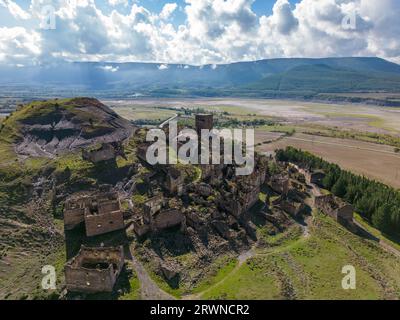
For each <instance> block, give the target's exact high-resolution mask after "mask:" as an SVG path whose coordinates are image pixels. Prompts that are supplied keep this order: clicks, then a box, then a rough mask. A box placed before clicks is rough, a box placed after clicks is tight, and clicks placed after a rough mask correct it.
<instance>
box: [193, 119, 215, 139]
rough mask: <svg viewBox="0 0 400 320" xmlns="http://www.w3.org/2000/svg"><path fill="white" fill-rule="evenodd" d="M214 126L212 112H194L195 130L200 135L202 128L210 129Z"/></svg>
mask: <svg viewBox="0 0 400 320" xmlns="http://www.w3.org/2000/svg"><path fill="white" fill-rule="evenodd" d="M213 127H214V118H213V115H212V114H196V131H197V134H198V135H199V136H200V135H201V130H202V129H207V130H212V129H213Z"/></svg>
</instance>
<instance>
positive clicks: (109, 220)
mask: <svg viewBox="0 0 400 320" xmlns="http://www.w3.org/2000/svg"><path fill="white" fill-rule="evenodd" d="M90 209H91V210H87V211H86V212H85V227H86V235H87V236H88V237H92V236H96V235H101V234H105V233H109V232H112V231H116V230H121V229H124V228H125V223H124V216H123V213H122V210H121V203H120V200H119V196H118V194H117V193H107V194H101V195H99V196H97V197H95V198H93V202H92V206H91V208H90Z"/></svg>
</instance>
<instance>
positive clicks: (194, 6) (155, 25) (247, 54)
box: [0, 0, 400, 66]
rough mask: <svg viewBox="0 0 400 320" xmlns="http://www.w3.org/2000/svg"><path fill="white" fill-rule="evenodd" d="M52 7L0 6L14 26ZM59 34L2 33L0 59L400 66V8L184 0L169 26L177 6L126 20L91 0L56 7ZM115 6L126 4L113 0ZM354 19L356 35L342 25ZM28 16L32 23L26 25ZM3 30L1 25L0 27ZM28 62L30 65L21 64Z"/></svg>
mask: <svg viewBox="0 0 400 320" xmlns="http://www.w3.org/2000/svg"><path fill="white" fill-rule="evenodd" d="M49 1H50V0H31V6H30V9H29V12H28V11H24V10H23V9H22V8H21V7H19V6H18V5H17V4H16V3H15V2H13V1H11V0H0V5H1V6H3V7H6V8H7V9H8V10H9V12H10V13H11V14H12V15H13V16H14V17H15V18H16V19H28V21H30V20H29V19H31V20H32V21H35V20H34V19H36V20H37V19H38V18H40V17H41V14H40V13H41V9H42V7H43V5H44V4H48V3H49ZM51 2H52V3H53V2H54V3H55V8H57V9H56V10H57V11H56V18H57V19H56V20H57V29H56V30H39V29H38V30H36V31H32V29H31V28H29V27H28V26H26V27H24V22H23V21H22V22H21V27H19V28H1V29H0V40H1V43H0V60H1V61H3V62H6V61H9V62H10V63H17V62H18V63H20V64H25V65H27V64H29V63H32V62H34V63H35V62H38V63H41V62H48V61H52V60H55V59H67V60H76V61H111V62H112V61H115V62H125V61H144V62H159V63H160V64H161V65H160V66H164V65H165V66H167V65H166V63H178V64H183V65H187V64H195V65H203V64H211V65H212V64H217V63H228V62H232V61H241V60H256V59H263V58H274V57H326V56H380V57H383V58H387V59H390V60H392V61H397V62H400V37H399V36H398V35H399V34H400V23H399V22H398V19H399V18H398V17H399V16H400V1H398V0H380V1H375V0H318V1H315V0H302V1H300V2H299V3H298V4H296V5H295V6H293V5H292V6H291V5H290V3H289V2H288V1H287V0H277V1H276V2H275V5H274V8H273V12H272V14H271V15H264V16H257V15H256V14H255V13H254V12H253V10H252V4H253V2H254V1H253V0H186V1H185V5H184V6H183V8H182V12H183V13H184V14H185V15H186V21H185V22H184V23H183V24H182V25H179V26H175V25H173V24H172V23H171V22H170V18H171V17H172V16H171V15H172V13H173V12H175V11H176V9H177V5H176V3H167V4H166V5H165V6H164V7H163V9H162V11H161V13H159V14H157V13H154V12H150V11H149V10H147V9H145V8H144V7H142V6H139V5H138V4H137V3H134V4H132V5H131V6H130V7H126V9H125V11H126V10H129V11H128V12H127V13H126V12H125V11H124V12H125V13H122V11H118V9H116V8H118V7H115V8H113V9H112V10H111V11H107V12H105V11H102V10H100V8H99V7H98V6H96V3H97V2H95V1H94V0H80V1H65V0H54V1H51ZM109 3H110V4H111V5H113V6H117V5H118V4H122V5H124V4H125V0H109ZM353 13H354V14H355V15H356V22H357V24H356V28H355V29H354V30H345V29H344V28H343V27H342V20H343V19H344V18H345V17H346V16H347V15H349V14H353ZM29 17H31V18H29ZM0 25H1V23H0ZM24 59H25V60H24Z"/></svg>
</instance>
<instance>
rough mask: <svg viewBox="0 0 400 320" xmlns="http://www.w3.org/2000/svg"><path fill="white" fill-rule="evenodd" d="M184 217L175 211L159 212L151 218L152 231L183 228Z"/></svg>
mask: <svg viewBox="0 0 400 320" xmlns="http://www.w3.org/2000/svg"><path fill="white" fill-rule="evenodd" d="M185 224H186V219H185V215H184V214H183V213H182V212H180V211H179V210H176V209H170V210H165V211H161V212H160V213H158V214H157V215H156V216H155V217H154V218H153V224H152V229H153V230H155V231H157V230H163V229H168V228H172V227H175V226H179V225H181V226H185Z"/></svg>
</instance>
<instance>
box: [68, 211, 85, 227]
mask: <svg viewBox="0 0 400 320" xmlns="http://www.w3.org/2000/svg"><path fill="white" fill-rule="evenodd" d="M85 211H86V210H85V208H76V209H67V210H64V228H65V230H72V229H74V228H75V227H77V226H78V225H80V224H81V223H82V222H84V221H85Z"/></svg>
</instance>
